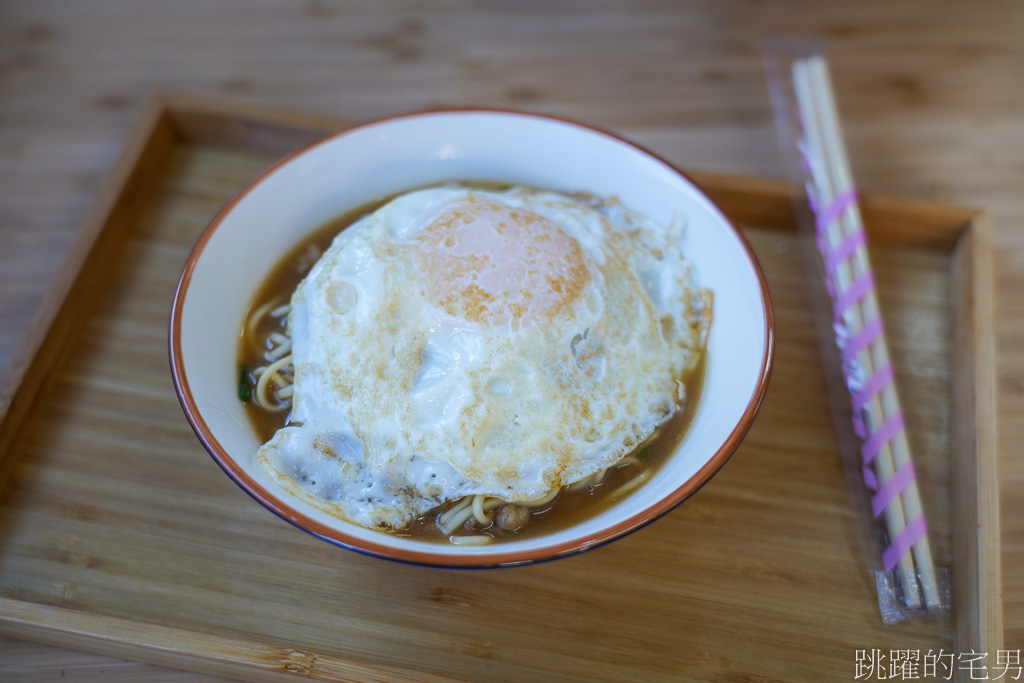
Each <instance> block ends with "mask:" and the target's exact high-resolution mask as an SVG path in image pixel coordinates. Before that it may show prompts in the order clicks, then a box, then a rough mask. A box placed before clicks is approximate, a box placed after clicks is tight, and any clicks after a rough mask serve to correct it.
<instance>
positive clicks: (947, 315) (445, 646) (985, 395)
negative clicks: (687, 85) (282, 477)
mask: <svg viewBox="0 0 1024 683" xmlns="http://www.w3.org/2000/svg"><path fill="white" fill-rule="evenodd" d="M341 127H342V126H341V124H340V123H339V122H338V121H329V120H322V119H314V118H309V117H304V116H297V115H290V114H282V113H272V112H260V111H252V110H249V109H244V108H238V107H233V106H228V105H222V104H216V103H209V102H197V101H191V100H187V99H181V98H165V99H160V100H158V101H156V102H155V103H154V104H153V105H152V106H151V107H150V108H149V110H148V111H147V113H146V115H145V117H144V119H143V121H142V122H141V124H140V125H139V127H138V129H137V131H136V133H135V134H134V135H133V137H132V138H131V140H130V141H129V144H128V147H127V149H126V151H125V153H124V156H123V158H122V159H121V161H120V162H119V164H118V165H117V167H116V169H115V171H114V173H113V176H112V177H111V179H110V182H109V183H108V184H107V186H106V188H105V189H104V190H103V192H102V194H101V196H100V199H99V202H98V205H97V207H96V209H95V211H94V213H93V214H92V215H91V216H90V218H89V220H88V222H87V223H86V225H85V226H84V228H83V229H82V232H81V234H80V236H79V239H78V240H77V242H76V243H75V245H74V247H73V249H72V250H71V252H70V255H69V258H68V262H67V263H66V265H65V267H64V268H63V269H62V270H61V272H60V275H59V276H58V278H57V279H56V281H55V282H54V285H53V289H52V291H51V292H50V294H49V295H48V297H47V299H46V300H45V302H44V305H43V306H42V309H41V311H40V314H39V316H38V318H37V320H36V322H35V324H34V326H33V328H32V329H31V330H30V332H29V335H28V338H27V341H26V344H25V345H24V347H23V349H22V351H21V352H20V353H19V355H18V356H17V357H16V358H15V360H14V362H13V364H12V366H11V369H10V372H9V374H8V376H7V378H6V380H5V384H4V385H3V394H2V398H3V402H2V403H0V408H2V409H3V411H4V412H3V413H2V423H0V475H3V476H2V478H0V481H3V482H4V486H3V489H2V491H0V633H3V634H6V635H10V636H13V637H16V638H21V639H27V640H36V641H40V642H44V643H50V644H55V645H61V646H66V647H72V648H78V649H84V650H91V651H95V652H99V653H105V654H110V655H115V656H119V657H125V658H129V659H136V660H142V661H147V662H153V663H157V664H164V665H169V666H173V667H179V668H183V669H191V670H195V671H201V672H206V673H212V674H220V675H226V676H234V677H238V678H243V679H251V680H284V679H287V678H290V677H291V676H292V675H294V674H298V675H302V676H308V677H311V678H314V679H319V680H351V681H371V680H374V681H375V680H484V679H486V680H494V681H512V680H586V681H593V680H623V679H631V680H644V681H655V680H678V679H680V678H694V679H701V680H729V681H740V680H743V681H746V680H767V679H781V680H787V681H796V680H808V681H820V680H834V679H840V678H841V679H842V680H846V679H847V678H851V677H852V676H853V673H852V672H853V671H854V664H855V655H856V651H857V650H868V651H870V650H872V649H878V650H882V651H883V652H886V653H887V652H888V651H889V650H891V649H902V650H911V651H918V652H919V653H920V654H921V656H924V654H925V653H927V652H928V650H933V651H935V652H937V651H938V650H939V649H940V648H942V649H944V650H945V652H947V653H948V652H950V651H954V652H967V651H969V650H972V649H973V650H974V651H976V652H987V653H989V654H990V657H989V661H994V660H995V656H996V655H995V652H996V650H997V649H999V648H1000V647H1002V625H1001V605H1000V594H999V546H998V517H997V510H998V504H997V500H996V492H997V487H996V475H995V450H994V429H995V428H994V415H995V413H994V409H993V385H994V381H993V379H994V374H993V348H992V304H991V281H990V264H991V251H990V242H989V240H990V237H989V233H990V229H989V226H988V223H987V220H986V219H985V217H984V216H982V215H980V214H978V213H977V212H974V211H970V210H966V209H961V208H955V207H946V206H935V205H932V204H923V203H919V202H911V201H906V200H899V199H891V198H880V197H871V196H868V197H865V198H864V200H863V209H864V214H865V220H866V223H867V225H868V228H869V232H870V234H871V237H872V239H873V247H872V255H873V258H874V260H875V265H876V269H877V271H878V272H877V276H878V280H879V282H880V288H881V293H882V305H883V307H884V310H885V313H886V319H885V321H886V325H887V328H888V330H889V333H890V335H891V339H890V345H891V346H892V352H893V356H894V365H895V367H896V369H897V375H898V381H899V382H900V387H901V392H902V394H903V402H904V404H905V412H906V419H907V422H908V426H909V429H910V433H911V438H912V446H913V448H914V451H915V457H916V460H917V470H918V475H919V479H920V482H921V485H922V487H923V496H924V504H925V507H926V511H927V514H928V515H929V525H930V528H931V531H932V538H933V547H934V550H935V554H936V562H937V564H938V565H940V566H942V567H946V568H949V570H950V572H951V576H952V577H954V584H955V586H954V610H953V613H952V615H949V616H945V617H941V618H934V619H928V620H924V621H918V622H913V623H903V624H899V625H897V626H894V627H888V628H887V627H884V626H883V625H882V623H881V620H880V618H879V613H878V607H877V602H876V597H875V592H874V588H873V585H872V584H871V581H870V578H869V576H868V572H867V561H866V560H865V558H864V557H863V556H862V555H861V553H860V551H859V549H858V548H859V547H858V544H857V539H856V531H855V528H856V527H855V524H854V521H853V519H852V513H851V507H850V504H849V502H848V494H847V488H846V484H845V479H844V474H843V470H842V466H841V461H840V457H839V452H838V448H837V446H836V439H835V432H834V429H833V425H832V421H831V416H830V411H829V409H828V406H827V400H826V395H825V388H824V383H823V379H822V377H823V375H822V371H821V365H820V361H819V356H818V351H817V343H816V340H815V334H814V327H813V321H812V319H811V315H810V313H809V310H810V306H809V303H808V299H807V295H806V292H805V288H804V283H803V280H802V277H801V276H800V274H799V273H800V262H799V256H798V249H797V238H796V233H795V231H794V229H793V225H794V217H793V209H792V202H791V197H790V190H789V189H788V188H787V187H786V186H784V185H780V184H776V183H772V182H765V181H757V180H750V179H743V178H727V177H721V176H712V175H705V174H693V177H694V178H695V180H696V181H697V182H698V183H699V184H700V185H702V186H703V187H704V189H705V190H706V191H707V192H708V193H709V194H710V195H711V196H712V197H713V198H714V199H716V200H717V201H718V202H719V204H720V205H721V207H722V208H723V210H724V211H725V212H726V213H727V214H730V215H731V216H732V217H733V219H734V220H736V221H737V222H738V223H741V224H742V225H744V226H746V227H745V231H746V234H747V236H748V237H749V239H750V240H751V242H752V244H753V245H754V248H755V250H756V252H757V254H758V257H759V258H760V260H761V262H762V265H763V266H764V269H765V271H766V274H767V277H768V281H769V283H770V287H771V291H772V295H773V298H774V303H775V307H776V318H777V321H778V337H777V344H778V347H777V356H776V364H775V371H774V376H773V378H772V384H771V388H770V390H769V393H768V398H767V400H766V402H765V405H764V409H763V411H762V412H761V415H760V417H759V418H758V421H757V423H756V425H755V427H754V429H753V431H752V432H751V433H750V435H749V436H748V438H747V439H746V441H745V443H744V444H743V445H742V447H741V448H740V449H739V451H738V452H737V453H736V454H735V455H734V456H733V458H732V460H731V461H730V462H729V463H728V464H727V465H726V467H725V468H724V469H723V471H722V472H720V473H719V474H718V475H717V476H716V477H715V478H714V479H713V480H712V481H711V482H710V483H709V484H708V485H707V486H706V487H704V489H703V490H701V491H700V492H699V493H698V494H697V495H695V496H694V497H693V498H692V499H691V500H690V501H688V502H687V503H685V504H684V505H682V506H681V507H680V508H678V509H677V510H675V511H674V512H672V513H671V514H669V515H667V516H666V517H665V518H663V519H661V520H659V521H658V522H656V523H654V524H653V525H651V526H649V527H647V528H645V529H643V530H641V531H639V532H637V533H635V534H633V535H632V536H630V537H628V538H625V539H622V540H619V541H617V542H615V543H612V544H611V545H609V546H607V547H603V548H600V549H597V550H594V551H592V552H589V553H585V554H583V555H580V556H577V557H572V558H568V559H564V560H559V561H556V562H552V563H547V564H542V565H538V566H532V567H524V568H517V569H508V570H492V571H445V570H436V569H424V568H419V567H412V566H405V565H400V564H393V563H389V562H386V561H382V560H378V559H373V558H368V557H363V556H361V555H358V554H356V553H352V552H348V551H345V550H343V549H340V548H336V547H334V546H331V545H329V544H327V543H324V542H322V541H319V540H316V539H314V538H312V537H310V536H307V535H306V534H304V533H301V532H299V531H297V530H296V529H294V528H293V527H291V526H289V525H288V524H287V523H285V522H283V521H281V520H280V519H278V518H277V517H275V516H274V515H272V514H270V513H269V512H267V511H266V510H265V509H263V508H262V507H260V506H259V505H258V504H257V503H255V502H254V501H252V500H251V499H250V498H249V497H248V496H246V494H245V493H243V492H242V491H241V490H240V489H238V488H237V487H236V486H235V485H234V484H233V483H232V482H231V481H230V480H229V479H228V478H227V477H226V476H224V474H223V473H222V472H221V471H220V470H219V469H218V468H217V466H216V465H215V464H214V462H213V461H212V459H211V458H210V457H209V456H208V455H207V454H206V452H205V451H204V450H203V449H202V447H201V446H200V444H199V442H198V441H197V440H196V438H195V437H194V435H193V434H192V432H191V431H190V430H189V428H188V425H187V424H186V421H185V419H184V417H183V415H182V413H181V409H180V408H179V405H178V402H177V399H176V398H175V395H174V391H173V388H172V385H171V380H170V375H169V371H168V362H167V352H166V334H167V332H166V323H167V314H168V307H169V305H170V300H171V294H172V290H173V287H174V285H175V282H176V280H177V278H178V275H179V272H180V269H181V266H182V264H183V262H184V260H185V257H186V255H187V253H188V251H189V249H190V248H191V246H192V244H193V242H194V240H195V239H196V237H197V236H198V234H199V233H200V231H201V230H202V229H203V228H204V227H205V226H206V223H207V221H208V220H209V219H210V218H211V217H212V216H213V214H214V213H215V212H216V211H217V210H218V209H219V208H220V207H221V205H222V204H223V203H224V202H225V201H226V200H227V199H228V198H230V197H231V196H232V194H233V193H234V192H235V191H237V190H238V189H239V188H240V187H241V186H242V185H243V184H244V183H245V182H246V181H247V180H249V179H250V178H251V177H252V176H253V175H255V174H256V173H257V172H258V171H259V170H260V169H262V168H263V167H265V166H266V165H268V164H269V163H270V162H272V161H273V160H274V159H275V158H277V157H279V156H281V155H283V154H284V153H287V152H289V151H292V150H294V149H296V148H297V147H299V146H301V145H303V144H305V143H307V142H309V141H311V140H313V139H315V138H317V137H320V136H322V135H323V134H324V133H326V132H328V131H331V130H335V129H339V128H341ZM951 482H955V483H956V485H955V486H951ZM958 673H959V672H958ZM961 675H962V674H961Z"/></svg>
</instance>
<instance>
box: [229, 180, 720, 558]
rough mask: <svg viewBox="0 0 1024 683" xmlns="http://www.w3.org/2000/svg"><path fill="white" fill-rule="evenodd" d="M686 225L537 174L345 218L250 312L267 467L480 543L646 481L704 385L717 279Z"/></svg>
mask: <svg viewBox="0 0 1024 683" xmlns="http://www.w3.org/2000/svg"><path fill="white" fill-rule="evenodd" d="M681 218H682V217H681ZM682 229H683V226H682V220H680V225H672V226H657V225H654V224H652V223H650V222H649V221H647V220H646V219H644V218H642V217H640V216H637V215H635V214H632V213H630V212H629V211H627V210H626V209H625V208H623V207H622V206H621V205H619V204H618V203H617V202H616V201H615V200H614V199H604V198H597V197H594V196H591V195H582V194H581V195H563V194H557V193H552V192H546V191H542V190H535V189H532V188H523V187H513V188H504V189H498V188H493V187H479V186H445V187H439V188H427V189H425V190H418V191H415V192H411V193H407V194H404V195H401V196H399V197H396V198H394V199H392V200H390V201H388V202H382V203H378V204H377V205H372V206H366V207H363V208H362V209H360V210H359V211H357V212H352V213H349V214H346V215H344V216H341V217H339V218H338V219H337V220H335V221H332V222H331V223H329V224H328V225H326V226H324V228H322V229H321V230H319V231H317V232H316V233H314V234H313V235H312V236H311V238H310V239H309V240H307V241H305V242H304V243H303V244H300V245H298V246H297V247H296V248H295V249H294V250H293V251H292V252H291V253H289V254H288V255H286V256H285V257H284V258H283V259H282V260H281V262H280V263H279V265H278V267H277V268H276V269H275V271H274V273H272V274H271V275H270V277H269V278H268V279H267V281H266V283H265V284H264V286H263V288H262V289H261V290H260V292H258V293H257V295H256V297H255V299H254V302H253V305H252V307H251V308H250V311H251V312H250V314H249V316H248V317H247V320H246V323H245V327H244V330H243V334H242V339H241V347H240V353H239V358H240V377H239V390H240V396H241V398H242V400H244V401H246V402H247V406H248V413H249V415H250V418H251V420H252V422H253V424H254V426H255V428H256V430H257V432H258V433H259V436H260V439H261V441H263V442H265V445H264V446H263V448H261V449H260V451H259V453H258V455H257V457H258V459H259V461H260V462H261V464H262V465H263V466H264V467H265V468H266V469H267V471H268V472H270V474H271V475H272V476H273V477H274V478H275V479H276V480H277V481H278V482H279V483H280V484H281V485H282V486H283V487H284V488H285V489H287V490H288V491H290V492H291V493H292V494H293V495H296V496H299V497H301V498H303V499H305V500H307V501H309V502H311V503H312V504H314V505H315V506H316V507H318V508H320V509H322V510H325V511H327V512H329V513H330V514H333V515H336V516H338V517H340V518H342V519H346V520H348V521H351V522H354V523H356V524H360V525H362V526H366V527H370V528H378V529H382V530H386V531H389V532H391V533H395V534H401V535H412V536H414V537H417V538H423V539H432V540H438V541H443V542H453V543H464V544H480V543H489V542H492V541H494V540H502V539H508V538H522V537H525V536H527V535H536V534H544V533H549V532H551V531H554V530H557V529H561V528H565V527H568V526H571V525H572V524H575V523H576V522H578V521H579V520H581V519H582V518H585V517H588V516H591V515H594V514H597V513H598V512H599V511H600V510H602V509H604V508H605V507H607V506H608V505H611V504H613V503H614V502H616V501H618V500H620V499H622V498H623V497H625V496H627V495H631V494H633V493H635V492H637V491H639V490H642V485H643V482H644V481H645V480H646V479H647V478H648V477H650V476H651V474H652V473H653V471H655V470H656V468H657V467H658V466H659V465H660V463H661V462H662V461H663V460H664V459H665V458H666V457H667V455H668V454H670V453H671V452H672V451H673V450H674V449H675V447H676V446H677V445H678V442H679V440H680V439H681V438H682V436H683V434H684V433H685V429H686V426H687V424H688V422H689V420H690V419H691V417H692V415H693V412H694V409H695V406H696V403H697V399H698V397H699V394H700V390H701V385H702V379H703V357H704V346H705V343H706V338H707V332H708V328H709V326H710V323H711V294H710V292H708V291H707V290H702V289H700V288H699V287H698V286H697V284H696V277H695V274H694V273H693V270H692V267H691V266H690V265H689V263H688V262H687V261H686V260H685V258H684V256H683V254H682V253H681V252H680V250H679V243H680V239H679V238H680V233H681V231H682Z"/></svg>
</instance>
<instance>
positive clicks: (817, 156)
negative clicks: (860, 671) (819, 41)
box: [765, 43, 950, 624]
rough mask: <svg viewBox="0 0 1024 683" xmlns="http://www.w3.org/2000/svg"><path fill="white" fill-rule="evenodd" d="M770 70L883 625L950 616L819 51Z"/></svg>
mask: <svg viewBox="0 0 1024 683" xmlns="http://www.w3.org/2000/svg"><path fill="white" fill-rule="evenodd" d="M765 66H766V69H767V78H768V86H769V90H770V94H771V98H772V110H773V112H774V115H775V121H776V128H777V131H778V135H779V142H780V146H781V148H782V151H783V154H784V155H785V156H786V158H787V160H788V162H789V163H788V165H789V167H790V169H791V172H792V175H793V177H794V179H795V180H796V181H797V182H798V183H799V184H800V185H802V186H803V187H804V188H805V190H806V194H805V197H804V199H805V200H806V206H805V207H802V210H800V211H798V216H799V217H800V223H801V233H802V234H803V235H804V236H805V243H806V244H808V245H813V246H809V248H808V249H807V253H808V258H807V261H808V267H807V268H806V270H807V275H808V279H809V286H810V291H816V292H819V293H820V294H819V296H818V299H819V301H818V306H817V307H816V311H817V312H818V316H817V317H818V330H819V338H820V339H819V341H820V343H821V349H822V362H823V364H824V366H825V367H824V369H825V376H826V380H827V386H828V392H829V400H830V403H831V404H832V409H833V415H834V417H835V424H836V430H837V433H838V436H839V441H840V452H841V454H842V457H843V464H844V469H845V471H846V473H847V482H848V485H849V489H850V494H851V501H852V503H853V507H854V514H855V517H856V520H857V522H858V526H859V530H860V533H859V536H860V541H861V548H862V551H863V554H864V555H865V557H866V559H867V560H868V569H869V571H870V572H871V573H872V575H873V578H874V582H875V586H876V588H877V590H878V602H879V608H880V610H881V616H882V621H883V622H885V623H887V624H891V623H895V622H898V621H903V620H906V619H910V618H913V617H917V616H923V615H928V614H933V613H941V612H947V611H949V604H950V600H949V588H948V586H949V582H948V576H947V573H948V572H947V571H946V570H945V569H943V568H936V566H935V564H934V561H933V558H932V552H931V547H930V544H929V540H928V525H927V522H926V519H925V514H924V510H923V508H922V505H921V496H920V493H919V491H918V486H917V476H916V473H915V471H914V463H913V460H912V458H911V453H910V446H909V441H908V439H907V433H906V425H905V423H904V420H903V412H902V410H901V408H900V402H899V396H898V394H897V390H896V380H895V377H894V373H893V368H892V364H891V362H890V358H889V348H888V345H887V343H886V336H885V326H884V323H883V321H882V316H881V311H880V309H879V305H878V299H877V296H876V289H875V287H876V283H875V279H874V273H873V271H872V268H871V261H870V258H869V255H868V245H867V234H866V232H865V229H864V225H863V223H862V221H861V215H860V210H859V206H858V201H857V191H856V189H855V187H854V184H853V178H852V174H851V172H850V166H849V162H848V160H847V156H846V149H845V146H844V143H843V138H842V133H841V130H840V124H839V116H838V113H837V110H836V105H835V99H834V95H833V91H832V85H831V80H830V77H829V74H828V67H827V64H826V62H825V58H824V57H823V56H822V55H821V53H820V50H817V49H816V46H812V45H809V44H803V43H777V44H774V45H771V46H767V47H766V48H765ZM801 203H802V202H801ZM807 209H809V211H808V210H807ZM812 236H813V239H812ZM825 294H827V297H826V296H825Z"/></svg>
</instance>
